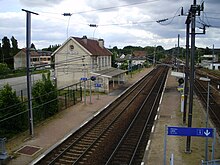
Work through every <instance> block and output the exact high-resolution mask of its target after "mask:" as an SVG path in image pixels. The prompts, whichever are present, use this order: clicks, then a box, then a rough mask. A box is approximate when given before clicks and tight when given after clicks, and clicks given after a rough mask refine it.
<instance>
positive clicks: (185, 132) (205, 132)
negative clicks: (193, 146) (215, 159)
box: [167, 127, 213, 137]
mask: <svg viewBox="0 0 220 165" xmlns="http://www.w3.org/2000/svg"><path fill="white" fill-rule="evenodd" d="M167 135H170V136H200V137H213V128H191V127H167Z"/></svg>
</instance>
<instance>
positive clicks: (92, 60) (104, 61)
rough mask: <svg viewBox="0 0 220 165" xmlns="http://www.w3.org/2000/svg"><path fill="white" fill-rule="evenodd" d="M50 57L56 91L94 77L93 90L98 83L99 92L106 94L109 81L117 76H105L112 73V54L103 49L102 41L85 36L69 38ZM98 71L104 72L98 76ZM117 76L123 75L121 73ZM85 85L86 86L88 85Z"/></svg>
mask: <svg viewBox="0 0 220 165" xmlns="http://www.w3.org/2000/svg"><path fill="white" fill-rule="evenodd" d="M52 56H53V58H54V59H55V77H56V84H57V87H58V89H60V88H63V87H67V86H70V85H72V84H75V83H79V82H80V81H81V80H85V79H86V80H89V79H90V78H91V76H96V81H95V82H92V83H93V84H92V86H93V88H94V86H95V83H99V84H101V90H102V91H104V92H107V93H108V92H109V81H111V80H110V79H115V77H114V76H118V75H112V76H106V75H109V74H110V72H112V70H111V57H112V53H111V52H110V51H108V49H106V48H105V47H104V40H103V39H99V40H94V39H88V38H87V37H86V36H83V37H82V38H79V37H70V38H68V39H67V40H66V41H65V42H64V43H63V44H62V45H61V46H60V47H59V48H58V49H57V50H56V51H55V52H54V53H53V55H52ZM100 71H105V72H104V73H103V72H102V74H99V72H100ZM118 74H123V71H122V73H121V72H120V73H118ZM120 78H121V77H120ZM86 83H87V85H86V86H88V85H89V83H88V82H86Z"/></svg>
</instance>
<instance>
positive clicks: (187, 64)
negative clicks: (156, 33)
mask: <svg viewBox="0 0 220 165" xmlns="http://www.w3.org/2000/svg"><path fill="white" fill-rule="evenodd" d="M189 28H190V26H189V23H187V24H186V68H185V81H184V109H183V124H186V109H187V99H188V91H189V89H188V77H189Z"/></svg>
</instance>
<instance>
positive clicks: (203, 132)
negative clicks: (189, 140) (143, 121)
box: [164, 126, 216, 165]
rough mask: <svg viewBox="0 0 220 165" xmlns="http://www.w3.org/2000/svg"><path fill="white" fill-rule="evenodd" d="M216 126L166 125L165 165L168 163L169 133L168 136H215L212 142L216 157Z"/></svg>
mask: <svg viewBox="0 0 220 165" xmlns="http://www.w3.org/2000/svg"><path fill="white" fill-rule="evenodd" d="M215 134H216V129H215V128H192V127H177V126H165V135H164V136H165V137H164V165H166V146H167V144H166V143H167V142H166V141H167V135H168V136H196V137H204V138H213V143H212V159H214V148H215V147H214V145H215V138H216V136H215Z"/></svg>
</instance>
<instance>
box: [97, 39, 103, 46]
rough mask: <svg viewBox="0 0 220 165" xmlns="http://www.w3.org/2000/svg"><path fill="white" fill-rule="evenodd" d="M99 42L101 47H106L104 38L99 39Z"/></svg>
mask: <svg viewBox="0 0 220 165" xmlns="http://www.w3.org/2000/svg"><path fill="white" fill-rule="evenodd" d="M98 42H99V46H100V47H101V48H104V40H103V39H99V40H98Z"/></svg>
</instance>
